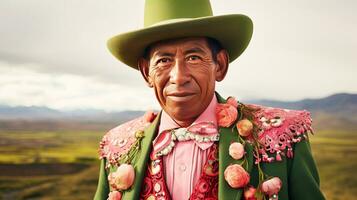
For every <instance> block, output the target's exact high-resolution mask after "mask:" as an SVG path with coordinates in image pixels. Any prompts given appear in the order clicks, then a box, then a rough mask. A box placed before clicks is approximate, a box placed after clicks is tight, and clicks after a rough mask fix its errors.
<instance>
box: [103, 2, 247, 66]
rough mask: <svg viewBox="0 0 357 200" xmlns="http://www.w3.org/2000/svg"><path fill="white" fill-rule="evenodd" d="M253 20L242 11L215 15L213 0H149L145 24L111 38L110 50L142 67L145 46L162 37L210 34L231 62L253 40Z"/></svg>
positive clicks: (146, 7) (119, 57) (165, 38)
mask: <svg viewBox="0 0 357 200" xmlns="http://www.w3.org/2000/svg"><path fill="white" fill-rule="evenodd" d="M252 33H253V23H252V20H251V19H250V18H249V17H247V16H245V15H241V14H230V15H220V16H213V14H212V9H211V4H210V2H209V0H146V3H145V15H144V28H142V29H138V30H134V31H130V32H126V33H122V34H119V35H116V36H114V37H112V38H111V39H109V40H108V43H107V45H108V48H109V50H110V52H111V53H112V54H113V55H114V56H115V57H116V58H117V59H119V60H120V61H122V62H123V63H125V64H127V65H128V66H130V67H132V68H134V69H138V66H137V64H138V59H139V58H140V57H142V56H143V55H144V53H145V49H146V48H147V47H148V46H149V45H151V44H153V43H155V42H159V41H162V40H169V39H175V38H184V37H210V38H213V39H216V40H217V41H219V42H220V44H221V45H222V47H223V48H224V49H226V50H227V51H228V54H229V60H230V62H232V61H234V60H235V59H236V58H238V57H239V56H240V55H241V54H242V53H243V51H244V50H245V49H246V47H247V46H248V44H249V41H250V39H251V37H252Z"/></svg>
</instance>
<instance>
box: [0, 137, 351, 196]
mask: <svg viewBox="0 0 357 200" xmlns="http://www.w3.org/2000/svg"><path fill="white" fill-rule="evenodd" d="M315 132H316V133H315V135H314V136H312V137H311V143H312V150H313V154H314V157H315V159H316V162H317V165H318V168H319V172H320V178H321V188H322V190H323V192H324V194H325V195H326V198H327V199H331V200H337V199H353V197H355V196H356V195H357V190H356V188H357V175H356V173H355V169H356V168H357V154H356V153H357V132H356V131H352V130H349V131H342V130H317V131H315ZM102 135H103V132H102V131H78V130H75V131H44V132H40V131H2V132H0V143H1V145H0V163H1V164H0V191H1V192H0V199H3V200H7V199H11V200H16V199H43V200H47V199H48V200H50V199H52V200H55V199H74V200H81V199H83V200H88V199H92V197H93V194H94V192H95V188H96V184H97V178H98V177H97V175H98V166H99V162H98V157H97V155H98V154H97V150H98V141H99V140H100V138H101V137H102Z"/></svg>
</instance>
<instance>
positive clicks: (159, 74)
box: [139, 38, 228, 125]
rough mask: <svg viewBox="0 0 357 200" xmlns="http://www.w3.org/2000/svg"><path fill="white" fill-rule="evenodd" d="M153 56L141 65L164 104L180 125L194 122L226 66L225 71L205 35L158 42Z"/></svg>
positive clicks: (164, 107)
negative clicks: (203, 36)
mask: <svg viewBox="0 0 357 200" xmlns="http://www.w3.org/2000/svg"><path fill="white" fill-rule="evenodd" d="M224 53H225V51H224ZM225 56H226V54H225ZM221 57H222V56H221ZM223 57H224V56H223ZM149 58H150V59H149V60H146V61H144V62H146V65H145V64H143V61H141V62H139V66H140V70H141V72H142V73H143V75H144V77H145V79H146V80H147V82H148V83H149V85H150V86H151V87H153V88H154V90H155V94H156V98H157V100H158V101H159V103H160V105H161V107H162V108H163V109H164V110H165V111H166V112H167V113H168V114H169V115H170V116H171V117H172V118H173V119H174V120H175V121H176V122H177V123H179V124H180V125H190V124H191V123H192V122H193V121H194V120H195V119H196V118H197V117H198V116H199V115H200V114H201V113H202V112H203V111H204V110H205V108H206V107H207V106H208V105H209V103H210V101H211V100H212V98H213V94H214V91H215V82H216V80H218V81H220V80H222V79H223V78H224V75H225V73H226V69H225V71H224V72H223V73H222V72H221V71H222V69H221V68H222V66H220V65H221V64H222V63H220V62H219V61H217V62H215V61H214V59H213V57H212V53H211V50H210V48H209V46H208V43H207V40H206V39H205V38H185V39H179V40H172V41H167V42H160V43H157V44H154V45H153V46H151V48H150V52H149ZM218 60H219V59H218ZM140 63H141V64H140ZM227 63H228V60H227ZM227 63H226V64H224V65H227ZM141 65H144V66H145V67H142V66H141ZM145 70H146V71H145ZM222 75H223V77H222Z"/></svg>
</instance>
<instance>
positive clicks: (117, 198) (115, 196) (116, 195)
mask: <svg viewBox="0 0 357 200" xmlns="http://www.w3.org/2000/svg"><path fill="white" fill-rule="evenodd" d="M108 200H121V193H120V192H119V191H111V192H110V193H109V197H108Z"/></svg>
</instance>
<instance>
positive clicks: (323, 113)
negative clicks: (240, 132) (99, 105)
mask: <svg viewBox="0 0 357 200" xmlns="http://www.w3.org/2000/svg"><path fill="white" fill-rule="evenodd" d="M245 103H254V104H260V105H265V106H271V107H280V108H288V109H297V110H302V109H305V110H308V111H310V112H311V113H312V116H313V120H314V125H315V126H317V127H319V128H346V127H347V128H352V129H356V130H357V128H356V127H357V114H356V113H357V94H347V93H339V94H334V95H331V96H328V97H325V98H320V99H303V100H300V101H290V102H287V101H272V100H252V101H247V102H245ZM143 113H144V112H143V111H122V112H105V111H103V110H96V109H86V110H72V111H60V110H55V109H51V108H47V107H40V106H30V107H26V106H16V107H11V106H5V105H2V106H1V105H0V129H4V128H5V129H13V128H17V127H28V126H32V127H33V126H35V127H38V128H41V127H44V126H47V128H48V129H51V128H53V127H55V128H56V127H57V128H59V129H61V128H63V127H67V128H78V129H80V128H83V127H89V128H90V129H101V128H103V127H110V126H114V125H116V124H120V123H122V122H124V121H128V120H130V119H133V118H135V117H138V116H140V115H142V114H143Z"/></svg>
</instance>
